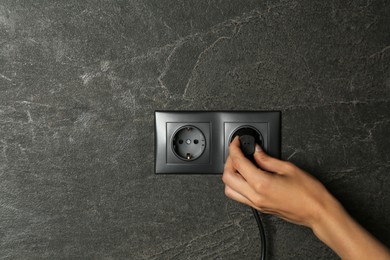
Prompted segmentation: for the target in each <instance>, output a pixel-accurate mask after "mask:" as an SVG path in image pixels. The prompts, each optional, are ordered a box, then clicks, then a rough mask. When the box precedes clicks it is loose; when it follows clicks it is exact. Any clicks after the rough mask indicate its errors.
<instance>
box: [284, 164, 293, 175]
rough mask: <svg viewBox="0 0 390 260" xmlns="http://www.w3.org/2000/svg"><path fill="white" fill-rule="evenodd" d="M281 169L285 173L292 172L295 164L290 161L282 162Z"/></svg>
mask: <svg viewBox="0 0 390 260" xmlns="http://www.w3.org/2000/svg"><path fill="white" fill-rule="evenodd" d="M283 171H284V172H285V173H294V172H295V165H294V164H293V163H291V162H283Z"/></svg>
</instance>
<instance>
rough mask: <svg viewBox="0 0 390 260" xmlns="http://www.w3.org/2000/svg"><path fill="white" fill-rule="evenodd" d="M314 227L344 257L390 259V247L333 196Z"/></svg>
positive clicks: (323, 239)
mask: <svg viewBox="0 0 390 260" xmlns="http://www.w3.org/2000/svg"><path fill="white" fill-rule="evenodd" d="M312 229H313V231H314V233H315V234H316V236H317V237H318V238H319V239H320V240H322V241H323V242H324V243H325V244H327V245H328V246H329V247H330V248H332V249H333V250H334V251H335V252H336V253H337V254H338V255H339V256H340V257H341V258H342V259H376V260H381V259H384V260H385V259H390V253H389V251H388V249H387V248H386V247H385V246H383V245H382V244H381V243H380V242H378V241H377V240H376V239H375V238H374V237H373V236H372V235H371V234H370V233H368V232H367V231H366V230H365V229H364V228H362V227H361V226H360V225H359V224H358V223H357V222H356V221H355V220H354V219H352V217H351V216H349V215H348V213H347V212H346V211H345V210H344V209H343V207H342V206H341V205H340V204H339V203H338V202H337V201H336V200H335V199H334V198H333V197H331V198H330V199H329V203H328V205H326V206H325V207H323V208H322V212H320V217H319V218H318V221H317V223H314V224H313V226H312Z"/></svg>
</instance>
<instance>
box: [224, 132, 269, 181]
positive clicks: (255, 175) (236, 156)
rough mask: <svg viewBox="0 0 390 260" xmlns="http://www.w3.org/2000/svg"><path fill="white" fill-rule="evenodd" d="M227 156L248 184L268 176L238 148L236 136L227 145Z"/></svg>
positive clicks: (238, 142)
mask: <svg viewBox="0 0 390 260" xmlns="http://www.w3.org/2000/svg"><path fill="white" fill-rule="evenodd" d="M229 157H231V158H232V163H233V167H234V169H236V170H237V171H238V172H239V173H240V174H241V175H242V177H244V178H245V180H247V181H248V182H249V184H251V185H253V184H256V183H258V182H260V181H262V180H264V179H265V178H266V177H268V176H267V175H266V174H264V173H265V172H264V171H262V170H261V169H259V168H257V167H256V165H254V164H253V163H252V162H251V161H250V160H249V159H248V158H246V157H245V156H244V154H243V153H242V151H241V148H240V140H239V138H238V137H236V138H234V140H233V141H232V143H231V144H230V146H229ZM262 173H263V174H262Z"/></svg>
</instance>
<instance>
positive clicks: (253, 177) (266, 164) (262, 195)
mask: <svg viewBox="0 0 390 260" xmlns="http://www.w3.org/2000/svg"><path fill="white" fill-rule="evenodd" d="M254 159H255V161H256V163H257V164H258V166H259V167H260V168H258V166H256V165H254V164H253V163H252V162H251V161H250V160H248V159H247V158H246V157H245V156H244V154H243V153H242V151H241V149H240V140H239V138H238V137H236V138H235V139H234V140H233V142H232V143H231V144H230V147H229V156H228V158H227V161H226V164H225V169H224V173H223V176H222V180H223V182H224V183H225V194H226V196H228V197H229V198H231V199H234V200H236V201H238V202H241V203H244V204H247V205H249V206H251V207H253V208H256V209H258V210H259V211H262V212H265V213H270V214H273V215H276V216H278V217H280V218H282V219H285V220H287V221H290V222H293V223H295V224H301V225H305V226H308V227H313V226H314V225H315V223H316V222H317V221H319V220H320V218H321V214H322V212H323V211H324V210H327V209H328V208H329V207H337V206H338V202H337V201H336V200H335V199H334V198H333V196H332V195H330V193H329V192H328V191H327V190H326V188H325V187H324V186H323V185H322V184H321V183H320V182H319V181H318V180H316V179H315V178H313V177H312V176H310V175H309V174H308V173H306V172H305V171H303V170H301V169H300V168H298V167H297V166H295V165H294V164H292V163H290V162H286V161H281V160H278V159H276V158H273V157H270V156H268V155H267V154H266V153H265V152H264V151H263V150H262V149H261V148H260V146H258V145H257V146H256V151H255V153H254Z"/></svg>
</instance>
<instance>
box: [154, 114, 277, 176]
mask: <svg viewBox="0 0 390 260" xmlns="http://www.w3.org/2000/svg"><path fill="white" fill-rule="evenodd" d="M280 121H281V113H280V112H279V111H230V112H229V111H156V112H155V172H156V174H168V173H172V174H221V173H222V172H223V167H224V164H225V160H226V158H227V156H228V148H229V143H230V140H231V137H232V136H233V134H234V132H235V131H237V130H238V129H240V128H242V127H249V128H253V129H254V130H256V131H257V132H259V133H260V134H261V136H262V142H263V143H262V144H261V145H262V147H263V149H264V150H265V151H266V152H267V153H268V154H270V155H271V156H273V157H277V158H279V157H280V138H281V136H280V135H281V132H280ZM187 126H193V127H194V129H196V130H197V131H198V130H199V131H200V132H201V134H200V135H198V136H201V137H202V140H191V138H188V139H187V138H184V140H178V138H179V139H180V129H182V128H183V127H187ZM178 133H179V135H178ZM190 136H191V135H190ZM198 139H199V138H198ZM194 141H195V142H194ZM196 145H203V146H204V147H202V148H201V149H202V153H201V154H200V155H199V156H198V157H196V159H193V158H191V159H188V160H186V159H185V158H184V159H183V158H181V156H180V154H185V155H187V154H188V156H189V158H190V157H191V156H192V155H191V151H194V150H196ZM175 149H176V150H175Z"/></svg>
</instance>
